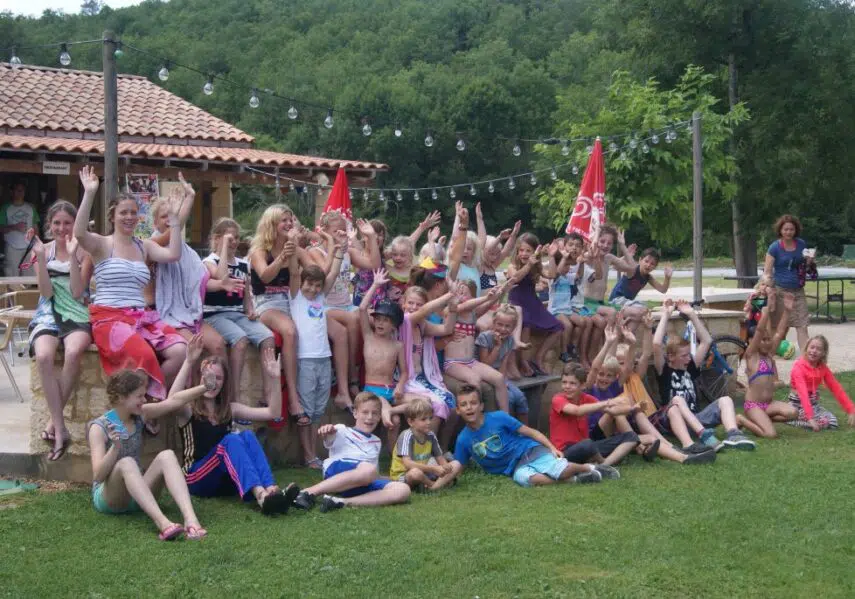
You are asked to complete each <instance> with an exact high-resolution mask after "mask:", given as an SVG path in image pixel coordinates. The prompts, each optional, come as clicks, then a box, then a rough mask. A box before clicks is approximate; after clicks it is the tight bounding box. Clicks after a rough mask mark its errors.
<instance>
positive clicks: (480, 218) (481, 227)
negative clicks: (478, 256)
mask: <svg viewBox="0 0 855 599" xmlns="http://www.w3.org/2000/svg"><path fill="white" fill-rule="evenodd" d="M475 225H476V226H477V233H478V246H479V247H480V248H481V251H483V250H484V246H486V245H487V226H486V225H485V224H484V214H483V213H482V212H481V202H478V203H477V204H475Z"/></svg>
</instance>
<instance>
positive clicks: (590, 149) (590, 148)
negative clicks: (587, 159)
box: [585, 146, 594, 156]
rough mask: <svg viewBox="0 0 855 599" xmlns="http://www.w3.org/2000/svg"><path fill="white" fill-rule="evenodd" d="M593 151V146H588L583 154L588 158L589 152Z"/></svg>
mask: <svg viewBox="0 0 855 599" xmlns="http://www.w3.org/2000/svg"><path fill="white" fill-rule="evenodd" d="M593 151H594V146H588V147H586V148H585V152H587V153H588V156H590V155H591V152H593Z"/></svg>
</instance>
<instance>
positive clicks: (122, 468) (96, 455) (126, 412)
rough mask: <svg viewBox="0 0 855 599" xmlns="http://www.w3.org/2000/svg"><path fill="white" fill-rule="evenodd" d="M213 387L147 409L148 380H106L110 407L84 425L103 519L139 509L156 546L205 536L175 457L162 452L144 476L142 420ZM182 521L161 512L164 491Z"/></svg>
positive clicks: (138, 376)
mask: <svg viewBox="0 0 855 599" xmlns="http://www.w3.org/2000/svg"><path fill="white" fill-rule="evenodd" d="M212 384H213V382H212V381H211V380H210V379H207V380H206V381H205V385H199V386H198V387H196V388H194V389H192V390H188V391H185V392H184V395H182V394H180V393H179V394H178V395H177V396H175V397H171V398H169V399H166V400H164V401H161V402H159V403H150V404H146V403H145V401H146V397H145V392H146V387H147V386H148V377H146V376H145V374H144V373H142V372H141V371H135V370H119V371H118V372H116V373H114V374H113V375H112V376H111V377H110V378H109V379H108V381H107V397H108V398H109V400H110V405H112V406H113V409H111V410H110V411H109V412H107V413H106V414H104V415H103V416H99V417H98V418H96V419H95V420H93V421H92V422H90V423H89V425H88V432H87V436H88V440H89V451H90V453H91V458H92V504H93V505H94V507H95V510H96V511H99V512H101V513H102V514H124V513H128V512H135V511H138V510H142V511H144V512H145V513H146V515H147V516H148V517H149V518H151V519H152V520H153V521H154V523H155V524H156V525H157V528H158V530H159V531H160V534H159V535H158V538H159V539H160V540H161V541H172V540H175V539H177V538H179V537H180V536H181V535H186V537H187V538H188V539H194V540H195V539H201V538H203V537H205V536H206V535H207V534H208V532H207V531H206V530H205V529H204V528H202V525H201V524H199V519H198V518H197V517H196V512H195V511H194V510H193V504H192V503H191V501H190V491H188V489H187V483H186V482H185V480H184V473H183V472H182V471H181V466H180V465H179V464H178V458H177V457H175V452H173V451H172V450H171V449H165V450H163V451H161V452H160V453H159V454H157V456H155V458H154V460H152V462H151V465H149V467H148V469H147V470H146V471H145V474H143V471H142V466H141V465H140V458H141V457H142V439H143V416H145V417H147V418H158V417H160V416H162V415H163V414H166V413H167V412H168V411H169V410H170V409H174V408H172V406H173V405H174V404H179V405H180V404H181V403H183V402H185V401H186V400H187V394H191V393H192V392H194V391H195V392H200V391H206V390H207V389H208V388H209V386H210V385H212ZM164 486H166V488H167V489H168V490H169V494H170V495H171V496H172V500H173V501H174V502H175V503H176V504H177V505H178V509H179V510H180V511H181V515H182V516H183V517H184V526H181V525H180V524H176V523H174V522H171V521H170V520H169V518H167V517H166V516H165V515H164V513H163V512H162V511H161V510H160V506H159V505H158V504H157V496H158V495H160V493H161V491H162V490H163V487H164Z"/></svg>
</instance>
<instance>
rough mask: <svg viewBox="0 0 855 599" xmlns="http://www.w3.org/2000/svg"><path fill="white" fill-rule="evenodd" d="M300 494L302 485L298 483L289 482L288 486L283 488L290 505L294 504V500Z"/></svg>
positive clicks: (283, 493)
mask: <svg viewBox="0 0 855 599" xmlns="http://www.w3.org/2000/svg"><path fill="white" fill-rule="evenodd" d="M299 494H300V487H298V486H297V484H296V483H288V486H287V487H285V489H283V490H282V495H284V496H285V499H286V500H287V501H288V505H289V506H291V505H294V500H295V499H297V496H298V495H299Z"/></svg>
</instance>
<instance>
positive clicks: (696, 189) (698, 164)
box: [692, 112, 704, 301]
mask: <svg viewBox="0 0 855 599" xmlns="http://www.w3.org/2000/svg"><path fill="white" fill-rule="evenodd" d="M701 142H702V140H701V114H700V113H699V112H694V113H692V162H693V167H694V168H693V171H694V177H693V186H692V198H693V203H694V217H693V219H692V221H693V222H692V257H693V258H694V272H693V273H692V288H693V296H694V300H695V301H698V300H700V299H703V292H702V291H701V288H702V287H703V282H704V155H703V150H702V143H701Z"/></svg>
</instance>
